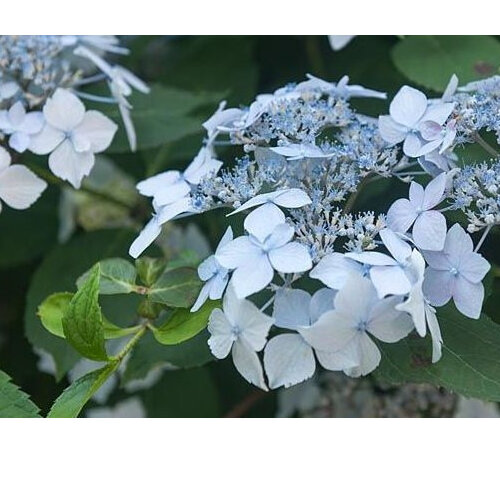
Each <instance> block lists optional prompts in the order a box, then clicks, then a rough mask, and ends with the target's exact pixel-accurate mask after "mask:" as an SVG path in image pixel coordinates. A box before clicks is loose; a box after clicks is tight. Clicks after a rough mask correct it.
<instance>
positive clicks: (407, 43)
mask: <svg viewBox="0 0 500 500" xmlns="http://www.w3.org/2000/svg"><path fill="white" fill-rule="evenodd" d="M392 58H393V61H394V64H395V65H396V67H397V68H398V69H399V71H401V72H402V73H403V74H404V75H405V76H406V77H407V78H409V79H410V80H411V81H413V82H415V83H417V84H418V85H423V86H424V87H428V88H429V89H432V90H435V91H438V92H442V91H444V89H445V88H446V85H447V83H448V81H449V79H450V77H451V75H453V73H455V74H456V75H457V76H458V78H459V80H460V83H461V84H462V85H464V84H466V83H468V82H470V81H474V80H480V79H481V78H486V77H488V76H491V75H493V74H495V73H497V72H498V68H499V66H500V42H499V41H498V40H496V39H495V38H493V37H491V36H470V35H467V36H435V35H419V36H416V35H413V36H408V37H405V39H404V40H402V41H401V42H399V43H398V44H397V45H396V46H395V47H394V49H393V51H392Z"/></svg>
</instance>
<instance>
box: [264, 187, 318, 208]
mask: <svg viewBox="0 0 500 500" xmlns="http://www.w3.org/2000/svg"><path fill="white" fill-rule="evenodd" d="M273 202H274V203H275V204H276V205H279V206H280V207H284V208H300V207H304V206H306V205H309V204H310V203H312V202H311V198H309V195H308V194H307V193H306V192H305V191H303V190H302V189H297V188H291V189H284V190H282V191H277V192H276V194H275V196H274V198H273Z"/></svg>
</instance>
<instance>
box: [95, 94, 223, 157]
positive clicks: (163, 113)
mask: <svg viewBox="0 0 500 500" xmlns="http://www.w3.org/2000/svg"><path fill="white" fill-rule="evenodd" d="M222 98H223V94H220V93H214V92H202V91H200V92H189V91H186V90H180V89H174V88H169V87H166V86H162V85H159V84H153V85H151V92H150V93H149V94H142V93H141V92H134V93H133V94H132V95H131V96H130V99H129V101H130V104H131V105H132V110H131V115H132V121H133V122H134V126H135V129H136V132H137V148H138V149H139V150H141V149H150V148H154V147H157V146H161V145H162V144H165V143H167V142H171V141H176V140H178V139H182V138H183V137H187V136H189V135H192V134H196V133H197V132H200V130H201V123H202V120H200V119H199V118H197V117H193V116H190V114H191V113H192V112H193V111H194V110H196V109H197V108H199V107H202V106H207V105H211V106H215V105H216V104H217V103H218V102H219V101H220V100H221V99H222ZM94 108H95V109H98V110H100V111H102V112H103V113H105V114H106V116H108V117H109V118H111V119H112V120H114V121H115V122H116V123H119V124H120V127H119V129H118V132H117V134H116V136H115V138H114V140H113V143H112V144H111V146H110V147H109V148H108V149H107V151H106V152H107V153H126V152H129V151H130V146H129V144H128V140H127V137H126V134H125V130H124V127H123V125H122V120H121V117H120V112H119V110H118V106H110V105H106V104H99V103H94Z"/></svg>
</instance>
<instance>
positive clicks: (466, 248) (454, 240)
mask: <svg viewBox="0 0 500 500" xmlns="http://www.w3.org/2000/svg"><path fill="white" fill-rule="evenodd" d="M472 250H473V244H472V238H471V237H470V236H469V235H468V234H467V233H466V232H465V230H464V228H463V227H462V226H461V225H460V224H458V223H457V224H454V225H453V226H452V227H451V228H450V230H449V231H448V234H447V235H446V241H445V244H444V249H443V252H445V253H447V254H448V255H449V256H450V260H453V261H455V260H459V258H460V257H462V256H463V255H466V254H468V253H470V252H472Z"/></svg>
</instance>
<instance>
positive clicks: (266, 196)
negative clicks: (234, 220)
mask: <svg viewBox="0 0 500 500" xmlns="http://www.w3.org/2000/svg"><path fill="white" fill-rule="evenodd" d="M273 194H274V193H263V194H258V195H257V196H254V197H253V198H251V199H250V200H248V201H246V202H245V203H243V205H241V206H239V207H238V208H237V209H236V210H233V211H232V212H231V213H230V214H228V216H229V215H234V214H238V213H240V212H243V211H244V210H248V209H249V208H253V207H258V206H259V205H263V204H264V203H270V204H272V198H273Z"/></svg>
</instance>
